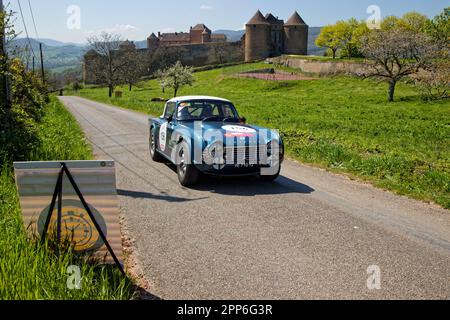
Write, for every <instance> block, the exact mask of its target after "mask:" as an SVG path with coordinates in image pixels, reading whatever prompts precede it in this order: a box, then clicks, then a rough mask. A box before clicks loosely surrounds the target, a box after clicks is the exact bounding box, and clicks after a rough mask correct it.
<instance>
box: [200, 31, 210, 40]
mask: <svg viewBox="0 0 450 320" xmlns="http://www.w3.org/2000/svg"><path fill="white" fill-rule="evenodd" d="M209 42H211V32H208V30H207V29H205V30H203V32H202V43H209Z"/></svg>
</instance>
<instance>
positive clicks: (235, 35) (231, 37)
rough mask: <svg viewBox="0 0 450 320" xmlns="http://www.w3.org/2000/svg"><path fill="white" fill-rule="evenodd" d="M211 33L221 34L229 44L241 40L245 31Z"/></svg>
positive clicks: (217, 31)
mask: <svg viewBox="0 0 450 320" xmlns="http://www.w3.org/2000/svg"><path fill="white" fill-rule="evenodd" d="M213 33H221V34H224V35H226V36H227V38H228V41H229V42H236V41H239V40H241V38H242V36H243V35H244V33H245V30H238V31H235V30H216V31H213Z"/></svg>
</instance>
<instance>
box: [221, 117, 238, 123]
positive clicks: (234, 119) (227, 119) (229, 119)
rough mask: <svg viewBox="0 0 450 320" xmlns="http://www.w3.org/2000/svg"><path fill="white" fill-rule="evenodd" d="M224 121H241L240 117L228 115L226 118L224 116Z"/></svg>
mask: <svg viewBox="0 0 450 320" xmlns="http://www.w3.org/2000/svg"><path fill="white" fill-rule="evenodd" d="M223 122H239V119H236V118H233V117H226V118H223Z"/></svg>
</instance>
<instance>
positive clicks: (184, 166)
mask: <svg viewBox="0 0 450 320" xmlns="http://www.w3.org/2000/svg"><path fill="white" fill-rule="evenodd" d="M176 157H177V158H176V166H177V175H178V180H179V181H180V184H181V185H182V186H183V187H190V186H193V185H195V184H196V183H197V182H198V180H199V177H200V172H199V171H198V169H197V168H196V167H195V165H194V164H192V163H190V162H191V161H190V160H189V161H188V163H186V162H187V160H186V159H191V152H190V149H189V145H188V144H187V143H186V142H184V141H182V142H181V143H179V144H178V145H177V153H176Z"/></svg>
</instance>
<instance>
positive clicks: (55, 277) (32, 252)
mask: <svg viewBox="0 0 450 320" xmlns="http://www.w3.org/2000/svg"><path fill="white" fill-rule="evenodd" d="M37 133H38V138H39V141H40V145H39V146H38V147H37V148H36V150H35V151H34V152H33V154H32V155H31V156H30V160H44V161H47V160H68V159H71V160H73V159H77V160H87V159H90V158H91V157H92V153H91V149H90V147H89V146H88V144H87V143H86V142H85V140H84V137H83V133H82V131H81V129H80V128H79V127H78V125H77V123H76V120H75V119H74V118H73V117H72V116H71V115H70V113H69V112H67V111H66V110H65V108H64V107H63V106H62V105H61V104H60V103H59V101H58V100H57V99H56V98H54V97H53V98H52V99H51V102H50V103H49V104H48V105H47V106H46V107H45V115H44V117H43V119H42V121H41V122H40V123H39V124H38V130H37ZM70 265H77V266H79V267H80V268H81V274H82V289H81V290H69V289H68V288H67V280H68V273H67V268H68V266H70ZM131 288H132V286H131V282H130V281H129V280H128V279H124V278H123V276H122V275H121V274H120V272H119V271H118V270H116V269H114V270H113V269H112V268H111V267H106V266H95V265H92V264H87V263H85V262H83V261H81V260H80V259H77V258H76V257H75V256H74V255H73V254H71V253H67V254H63V255H61V256H60V257H58V256H57V255H56V254H55V253H54V252H53V251H52V250H50V249H49V247H48V245H41V244H38V243H32V242H30V241H27V238H26V236H25V231H24V227H23V224H22V220H21V213H20V208H19V202H18V197H17V192H16V187H15V185H14V178H13V175H12V171H11V168H10V167H9V165H7V167H5V168H2V173H1V176H0V299H3V300H10V299H14V300H23V299H33V300H35V299H39V300H40V299H57V300H61V299H77V300H78V299H95V300H97V299H131V298H133V291H132V290H131Z"/></svg>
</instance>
